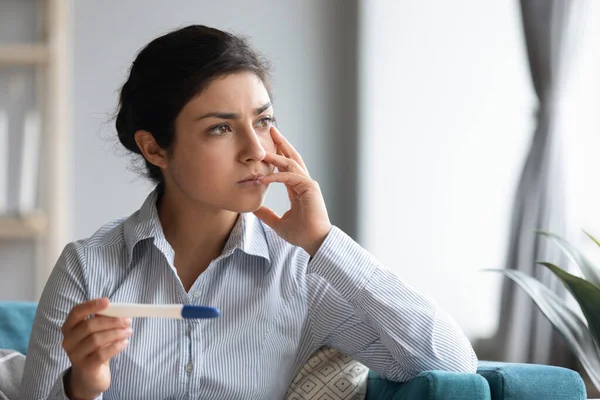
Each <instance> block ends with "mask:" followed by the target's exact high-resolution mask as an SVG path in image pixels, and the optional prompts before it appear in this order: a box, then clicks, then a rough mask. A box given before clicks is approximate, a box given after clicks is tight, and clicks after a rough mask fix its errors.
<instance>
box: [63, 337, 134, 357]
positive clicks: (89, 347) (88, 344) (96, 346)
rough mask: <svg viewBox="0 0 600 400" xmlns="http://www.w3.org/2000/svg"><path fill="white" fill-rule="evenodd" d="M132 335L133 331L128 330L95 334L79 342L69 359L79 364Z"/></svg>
mask: <svg viewBox="0 0 600 400" xmlns="http://www.w3.org/2000/svg"><path fill="white" fill-rule="evenodd" d="M132 333H133V331H132V330H131V329H130V328H126V329H113V330H110V331H104V332H99V333H95V334H93V335H91V336H89V337H87V338H86V339H85V340H84V341H83V342H81V343H80V344H79V346H77V347H76V349H75V351H73V352H71V353H70V354H69V357H70V358H71V361H72V362H73V363H79V362H80V361H81V360H83V359H84V358H86V357H87V356H89V355H91V354H92V353H94V352H96V351H99V350H102V349H104V348H107V347H110V346H111V345H112V344H114V343H115V342H119V341H122V340H125V339H128V338H129V337H130V336H131V335H132Z"/></svg>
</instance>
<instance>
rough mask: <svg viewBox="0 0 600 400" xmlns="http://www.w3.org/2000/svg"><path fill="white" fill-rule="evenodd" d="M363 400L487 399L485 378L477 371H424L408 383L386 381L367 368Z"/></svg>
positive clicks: (488, 392)
mask: <svg viewBox="0 0 600 400" xmlns="http://www.w3.org/2000/svg"><path fill="white" fill-rule="evenodd" d="M366 399H367V400H438V399H440V400H441V399H447V400H474V399H477V400H479V399H481V400H490V388H489V386H488V383H487V381H486V380H485V379H484V378H483V377H482V376H480V375H477V374H466V373H459V372H446V371H425V372H422V373H420V374H419V375H417V376H416V377H415V378H413V379H411V380H410V381H408V382H404V383H398V382H392V381H388V380H386V379H384V378H382V377H381V376H380V375H379V374H377V373H376V372H373V371H369V380H368V382H367V397H366Z"/></svg>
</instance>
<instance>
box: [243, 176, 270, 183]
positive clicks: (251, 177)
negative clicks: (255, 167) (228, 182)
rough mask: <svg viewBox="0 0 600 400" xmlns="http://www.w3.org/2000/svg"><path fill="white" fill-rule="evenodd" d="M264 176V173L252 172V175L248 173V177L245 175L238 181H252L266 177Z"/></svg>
mask: <svg viewBox="0 0 600 400" xmlns="http://www.w3.org/2000/svg"><path fill="white" fill-rule="evenodd" d="M264 177H265V176H264V175H263V174H252V175H248V176H247V177H245V178H244V179H242V180H241V181H238V183H245V182H252V181H256V180H259V179H261V178H264Z"/></svg>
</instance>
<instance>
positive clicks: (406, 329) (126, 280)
mask: <svg viewBox="0 0 600 400" xmlns="http://www.w3.org/2000/svg"><path fill="white" fill-rule="evenodd" d="M157 197H158V195H157V191H156V190H155V191H154V192H152V193H151V194H150V195H149V196H148V198H147V200H146V201H145V203H144V204H143V206H142V208H141V209H140V210H138V211H137V212H135V213H134V214H133V215H131V216H130V217H129V218H127V219H121V220H117V221H114V222H112V223H109V224H107V225H105V226H104V227H102V228H101V229H100V230H99V231H98V232H96V233H95V234H94V235H93V236H92V237H90V238H88V239H85V240H80V241H77V242H73V243H70V244H69V245H67V246H66V248H65V249H64V251H63V253H62V255H61V257H60V258H59V260H58V262H57V265H56V266H55V268H54V270H53V272H52V274H51V276H50V278H49V280H48V282H47V284H46V287H45V289H44V292H43V294H42V297H41V299H40V302H39V307H38V310H37V314H36V317H35V322H34V325H33V330H32V334H31V339H30V344H29V349H28V354H27V359H26V366H25V372H24V376H23V384H22V389H21V390H22V393H21V399H22V400H29V399H66V396H65V394H64V387H63V379H62V376H63V375H64V373H65V372H66V370H67V369H68V368H69V366H70V362H69V359H68V357H67V355H66V353H65V352H64V350H63V349H62V347H61V342H62V339H63V337H62V333H61V326H62V324H63V322H64V321H65V319H66V317H67V315H68V313H69V312H70V310H71V309H72V308H73V306H75V305H76V304H78V303H82V302H85V301H87V300H90V299H94V298H99V297H108V298H109V299H110V301H111V302H119V303H151V304H188V305H209V306H214V307H217V308H219V309H220V311H221V316H220V317H218V318H215V319H204V320H177V319H155V318H148V319H143V318H138V319H134V320H133V323H132V328H133V335H132V337H131V338H130V342H129V345H128V347H127V348H126V349H125V350H124V351H123V352H122V353H120V354H119V355H117V356H116V357H114V358H113V359H112V360H111V361H110V370H111V385H110V388H109V389H108V390H107V391H106V392H104V393H103V395H102V396H101V398H104V399H125V400H134V399H146V400H148V399H228V400H235V399H240V400H248V399H281V398H283V396H284V395H285V393H286V391H287V389H288V386H289V385H290V383H291V381H292V379H293V378H294V376H295V374H296V373H297V372H298V371H299V370H300V369H301V367H302V366H303V365H304V364H305V363H306V361H307V360H308V359H309V358H310V356H311V355H312V354H313V353H314V352H315V351H316V350H317V349H319V348H320V347H322V346H330V347H333V348H336V349H338V350H340V351H341V352H343V353H346V354H348V355H351V356H352V357H353V358H354V359H356V360H358V361H360V362H362V363H363V364H365V365H366V366H368V367H369V368H371V369H373V370H375V371H377V372H379V373H381V374H382V375H383V376H384V377H386V378H388V379H391V380H395V381H406V380H408V379H411V378H413V377H414V376H416V375H417V374H418V373H419V372H421V371H424V370H432V369H443V370H449V371H459V372H475V369H476V364H477V358H476V356H475V353H474V352H473V349H472V347H471V345H470V343H469V341H468V339H467V338H466V337H465V335H464V334H463V333H462V331H461V330H460V328H459V327H458V326H457V325H456V323H455V322H454V321H453V320H452V319H451V318H450V317H449V316H448V315H447V314H446V313H444V312H443V311H442V310H440V309H439V308H437V306H436V305H435V304H434V302H433V301H432V300H430V299H429V298H427V297H425V296H424V295H422V294H420V293H419V292H417V291H416V290H414V289H413V288H411V287H409V286H407V285H406V284H405V283H403V282H402V281H401V280H400V279H399V278H398V277H397V276H396V275H395V274H394V273H392V272H390V270H388V269H386V268H385V267H384V266H382V265H380V264H379V263H378V262H377V260H376V259H375V258H374V257H373V256H372V255H371V254H369V253H368V252H367V251H366V250H364V249H363V248H362V247H360V246H359V245H358V244H357V243H356V242H354V241H353V240H352V239H351V238H350V237H348V236H347V235H346V234H344V233H343V232H342V231H341V230H339V229H338V228H336V227H333V228H332V230H331V231H330V233H329V234H328V236H327V237H326V239H325V241H324V242H323V244H322V246H321V247H320V248H319V250H318V251H317V253H316V254H315V255H314V257H313V258H312V259H310V257H309V255H308V254H307V253H306V252H305V251H304V250H303V249H301V248H299V247H296V246H293V245H291V244H289V243H287V242H286V241H284V240H283V239H281V238H280V237H279V236H278V235H277V234H276V233H275V232H274V231H273V230H272V229H270V228H269V227H267V226H266V225H264V224H263V223H262V222H261V221H260V220H258V219H257V218H256V217H255V216H254V215H253V214H251V213H248V214H240V217H239V218H238V220H237V222H236V224H235V226H234V228H233V230H232V232H231V234H230V236H229V238H228V241H227V243H226V245H225V248H224V250H223V252H222V254H221V255H220V256H219V257H218V258H216V259H215V260H213V261H212V262H211V263H210V265H209V266H208V268H207V269H206V271H205V272H203V273H202V274H201V275H200V276H199V277H198V279H197V280H196V281H195V282H194V284H193V286H192V287H191V289H190V290H189V292H186V291H185V289H184V288H183V285H182V284H181V281H180V280H179V278H178V276H177V272H176V269H175V267H174V265H173V260H174V255H175V253H174V250H173V248H172V247H171V246H170V245H169V243H168V242H167V240H166V239H165V236H164V234H163V231H162V227H161V224H160V221H159V218H158V212H157V208H156V201H157Z"/></svg>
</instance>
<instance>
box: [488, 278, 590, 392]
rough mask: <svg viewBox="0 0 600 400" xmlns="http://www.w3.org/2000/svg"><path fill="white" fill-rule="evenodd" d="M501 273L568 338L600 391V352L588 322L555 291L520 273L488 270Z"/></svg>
mask: <svg viewBox="0 0 600 400" xmlns="http://www.w3.org/2000/svg"><path fill="white" fill-rule="evenodd" d="M485 271H494V272H500V273H502V274H504V275H505V276H507V277H508V278H510V279H512V280H513V281H515V282H516V283H517V284H518V285H519V286H520V287H521V289H523V290H524V291H525V292H526V293H527V294H528V295H529V297H531V299H532V300H533V301H534V303H535V304H536V305H537V306H538V308H539V309H540V311H541V312H542V313H543V314H544V315H545V316H546V318H548V320H549V321H550V322H551V323H552V325H553V326H554V328H555V329H556V330H557V331H558V332H560V334H561V335H562V336H563V337H564V338H565V340H566V341H567V343H568V344H569V346H571V349H572V350H573V353H575V355H576V356H577V358H578V359H579V361H581V365H583V367H584V368H585V370H586V371H587V373H588V375H589V376H590V379H591V381H592V383H593V384H594V386H596V388H598V389H599V390H600V350H599V349H598V347H597V346H596V343H595V341H594V338H593V337H592V334H591V332H590V331H589V329H588V327H587V325H586V324H585V322H584V321H583V320H582V319H581V317H580V316H579V315H578V314H577V313H575V312H574V311H573V310H572V309H571V308H570V307H569V306H568V305H567V303H566V302H565V300H563V299H561V298H560V297H558V296H557V295H556V294H555V293H554V292H553V291H551V290H550V289H548V288H547V287H546V286H544V285H543V284H542V283H541V282H539V281H538V280H536V279H535V278H532V277H531V276H529V275H526V274H524V273H523V272H521V271H516V270H510V269H488V270H485Z"/></svg>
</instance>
